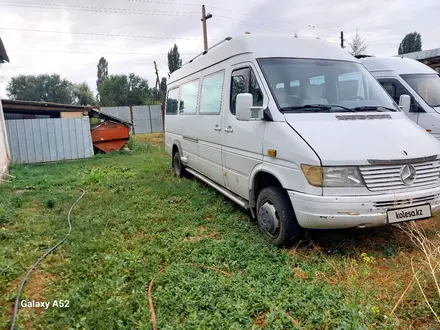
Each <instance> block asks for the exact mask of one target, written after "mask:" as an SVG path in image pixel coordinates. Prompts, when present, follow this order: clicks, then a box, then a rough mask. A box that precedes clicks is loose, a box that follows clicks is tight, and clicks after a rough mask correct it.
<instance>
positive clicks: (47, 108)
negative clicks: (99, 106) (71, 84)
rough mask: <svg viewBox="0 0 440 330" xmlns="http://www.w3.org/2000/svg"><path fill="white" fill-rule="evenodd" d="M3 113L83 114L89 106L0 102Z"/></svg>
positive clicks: (34, 102) (15, 101)
mask: <svg viewBox="0 0 440 330" xmlns="http://www.w3.org/2000/svg"><path fill="white" fill-rule="evenodd" d="M1 102H2V105H3V110H4V111H5V112H8V111H9V112H14V110H15V111H25V112H29V113H32V112H39V111H44V112H84V111H89V109H90V107H89V106H83V105H72V104H59V103H53V102H37V101H21V100H1Z"/></svg>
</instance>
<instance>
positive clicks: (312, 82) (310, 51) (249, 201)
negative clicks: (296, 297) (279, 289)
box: [165, 35, 440, 245]
mask: <svg viewBox="0 0 440 330" xmlns="http://www.w3.org/2000/svg"><path fill="white" fill-rule="evenodd" d="M167 88H168V91H167V102H166V117H165V144H166V148H167V150H168V153H169V154H170V155H171V157H172V166H173V169H174V173H175V174H176V175H177V176H179V177H182V176H183V175H184V174H185V173H190V174H192V175H193V176H195V177H197V178H199V179H200V180H202V181H204V182H206V183H207V184H208V185H210V186H211V187H213V188H215V189H216V190H218V191H219V192H221V193H222V194H224V195H225V196H227V197H228V198H230V199H231V200H233V201H234V202H236V203H238V204H239V205H241V206H242V207H243V208H245V209H247V210H249V211H250V212H251V214H252V215H253V216H254V217H256V218H257V220H258V225H259V227H260V229H261V231H262V233H263V235H264V236H265V237H266V238H267V239H268V240H269V241H270V242H271V243H272V244H275V245H288V244H289V243H291V242H292V241H293V240H295V239H296V238H298V237H300V235H301V233H302V231H303V230H304V229H318V228H319V229H333V228H366V227H374V226H385V225H389V224H396V223H400V222H404V221H411V220H421V219H426V218H429V217H431V214H432V212H433V211H435V210H437V209H438V208H439V207H440V181H439V175H440V158H439V155H440V143H439V142H438V141H437V140H436V139H434V138H433V137H432V136H431V135H430V134H428V133H427V132H426V131H425V130H423V129H422V128H420V127H419V126H418V125H416V124H415V123H414V122H412V121H411V120H409V119H408V117H407V116H406V115H405V114H404V113H403V112H402V111H401V110H400V109H399V107H398V106H397V104H396V103H395V102H394V101H393V100H392V99H391V97H390V96H389V95H388V94H387V93H386V92H385V90H384V89H383V88H382V87H381V86H380V84H379V83H378V82H377V81H376V79H374V77H373V76H372V75H371V74H370V72H368V70H367V69H366V68H365V67H364V66H363V65H362V64H361V63H360V62H359V61H358V60H357V59H355V58H354V57H352V56H350V55H349V54H348V53H346V52H345V51H343V50H342V49H340V48H339V47H338V46H337V45H334V44H331V43H328V42H325V41H322V40H317V39H304V38H296V37H292V36H279V35H271V36H264V35H262V36H258V35H243V36H239V37H236V38H227V39H225V40H224V41H223V42H222V43H220V44H218V45H216V46H215V47H213V48H211V49H209V50H208V51H206V52H204V53H202V54H200V55H199V56H197V57H196V58H195V59H193V60H191V61H190V62H189V63H187V64H186V65H184V66H183V67H182V68H180V69H179V70H177V71H175V72H173V73H172V74H171V77H170V79H169V81H168V87H167ZM408 101H409V100H408V98H405V97H404V98H402V103H405V102H406V104H401V105H402V107H406V106H408V107H409V102H408ZM188 198H191V196H188Z"/></svg>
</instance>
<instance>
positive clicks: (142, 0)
mask: <svg viewBox="0 0 440 330" xmlns="http://www.w3.org/2000/svg"><path fill="white" fill-rule="evenodd" d="M127 1H130V2H137V3H151V4H157V5H183V6H197V7H200V5H199V4H195V3H188V2H180V1H176V2H171V1H158V0H127ZM209 8H212V9H217V10H223V11H227V12H230V13H234V14H236V15H241V16H252V17H254V18H259V19H261V20H264V21H272V22H278V23H282V24H290V25H291V24H292V22H291V21H281V20H276V19H273V18H268V17H263V16H255V15H251V14H243V13H237V11H236V10H233V9H230V8H224V7H218V6H212V5H209ZM216 17H219V16H217V15H216Z"/></svg>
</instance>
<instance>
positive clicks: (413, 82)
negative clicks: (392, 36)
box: [361, 57, 440, 140]
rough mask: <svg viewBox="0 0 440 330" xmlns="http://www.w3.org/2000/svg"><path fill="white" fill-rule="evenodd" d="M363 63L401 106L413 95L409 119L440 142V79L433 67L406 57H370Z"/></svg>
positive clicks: (408, 112)
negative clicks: (401, 102) (401, 101)
mask: <svg viewBox="0 0 440 330" xmlns="http://www.w3.org/2000/svg"><path fill="white" fill-rule="evenodd" d="M361 62H362V63H363V64H364V65H365V66H366V67H367V69H368V70H369V71H370V72H371V73H372V74H373V76H374V77H376V79H377V80H378V81H379V83H380V84H381V85H382V86H383V87H384V88H385V90H386V91H387V92H388V94H390V95H391V97H392V98H393V99H394V100H395V101H396V102H397V103H398V102H399V99H400V96H401V95H409V96H410V98H411V105H410V108H409V109H408V111H407V112H406V114H407V116H408V117H409V118H410V119H411V120H412V121H414V122H415V123H417V124H419V125H420V126H421V127H422V128H424V129H425V130H426V131H427V132H430V133H431V134H432V135H433V136H434V137H435V138H437V139H438V140H440V76H439V74H438V72H437V71H435V70H433V69H431V68H430V67H429V66H427V65H425V64H423V63H420V62H418V61H416V60H412V59H409V58H404V57H367V58H362V59H361Z"/></svg>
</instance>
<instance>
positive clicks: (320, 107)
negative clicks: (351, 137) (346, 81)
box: [280, 104, 355, 112]
mask: <svg viewBox="0 0 440 330" xmlns="http://www.w3.org/2000/svg"><path fill="white" fill-rule="evenodd" d="M334 108H339V110H338V111H333V112H341V111H342V112H354V111H355V110H352V109H350V108H347V107H344V106H342V105H337V104H306V105H298V106H289V107H282V108H280V110H281V111H282V112H303V111H310V112H321V111H325V112H330V110H332V109H334Z"/></svg>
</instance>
